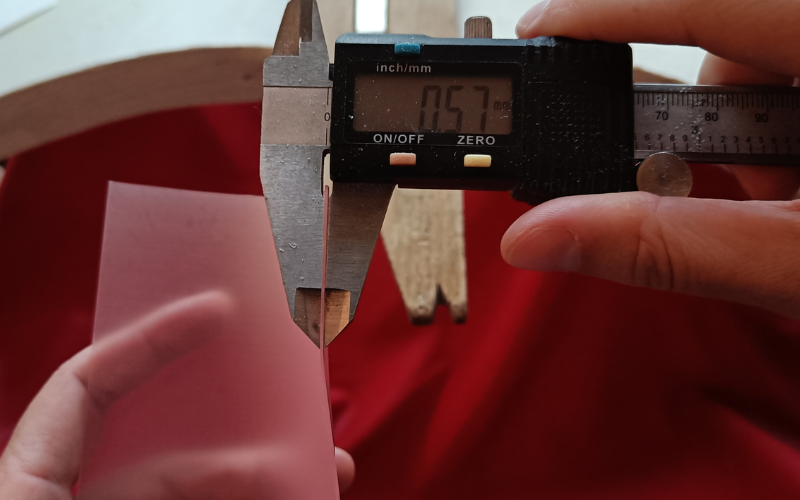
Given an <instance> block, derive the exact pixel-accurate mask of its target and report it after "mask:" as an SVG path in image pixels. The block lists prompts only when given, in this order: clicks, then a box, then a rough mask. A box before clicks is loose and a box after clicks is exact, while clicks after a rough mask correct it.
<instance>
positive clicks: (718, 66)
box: [697, 54, 794, 87]
mask: <svg viewBox="0 0 800 500" xmlns="http://www.w3.org/2000/svg"><path fill="white" fill-rule="evenodd" d="M793 83H794V77H792V76H787V75H782V74H780V73H773V72H771V71H765V70H763V69H758V68H754V67H752V66H747V65H744V64H741V63H738V62H734V61H731V60H728V59H723V58H722V57H719V56H716V55H714V54H706V56H705V58H704V59H703V64H701V65H700V71H699V73H698V74H697V84H698V85H766V86H775V87H791V86H792V84H793Z"/></svg>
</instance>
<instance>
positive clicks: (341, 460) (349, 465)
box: [335, 447, 356, 493]
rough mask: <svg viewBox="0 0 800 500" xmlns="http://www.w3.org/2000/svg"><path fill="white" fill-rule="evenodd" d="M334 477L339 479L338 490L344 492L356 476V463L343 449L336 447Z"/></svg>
mask: <svg viewBox="0 0 800 500" xmlns="http://www.w3.org/2000/svg"><path fill="white" fill-rule="evenodd" d="M335 451H336V477H337V479H338V480H339V491H340V492H341V493H344V492H345V491H347V490H348V488H350V486H351V485H352V484H353V480H355V478H356V463H355V461H353V457H351V456H350V454H349V453H347V452H346V451H344V450H343V449H341V448H339V447H337V448H336V450H335Z"/></svg>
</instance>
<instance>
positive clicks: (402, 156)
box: [389, 153, 417, 167]
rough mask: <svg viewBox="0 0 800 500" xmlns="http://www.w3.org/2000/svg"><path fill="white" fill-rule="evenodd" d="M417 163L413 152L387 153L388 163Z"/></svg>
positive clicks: (394, 164)
mask: <svg viewBox="0 0 800 500" xmlns="http://www.w3.org/2000/svg"><path fill="white" fill-rule="evenodd" d="M416 164H417V155H416V154H414V153H392V154H390V155H389V165H392V166H406V167H410V166H414V165H416Z"/></svg>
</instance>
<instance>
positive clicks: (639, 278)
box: [501, 192, 800, 319]
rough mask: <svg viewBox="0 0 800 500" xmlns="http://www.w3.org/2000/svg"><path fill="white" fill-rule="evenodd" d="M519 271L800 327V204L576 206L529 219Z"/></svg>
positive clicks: (520, 225) (628, 197)
mask: <svg viewBox="0 0 800 500" xmlns="http://www.w3.org/2000/svg"><path fill="white" fill-rule="evenodd" d="M501 246H502V252H503V256H504V258H505V259H506V260H507V261H508V262H509V263H510V264H512V265H514V266H517V267H521V268H524V269H530V270H537V271H571V272H577V273H581V274H588V275H591V276H597V277H600V278H606V279H610V280H613V281H617V282H619V283H624V284H627V285H634V286H645V287H649V288H656V289H660V290H670V291H674V292H680V293H688V294H693V295H701V296H705V297H713V298H718V299H724V300H731V301H734V302H740V303H744V304H751V305H757V306H761V307H763V308H765V309H769V310H771V311H774V312H778V313H781V314H784V315H787V316H789V317H791V318H794V319H800V202H799V201H780V202H778V201H748V202H740V201H728V200H705V199H695V198H661V197H657V196H654V195H651V194H648V193H641V192H636V193H615V194H606V195H592V196H575V197H567V198H560V199H557V200H552V201H549V202H547V203H544V204H542V205H540V206H538V207H536V208H534V209H532V210H531V211H529V212H528V213H527V214H525V215H523V216H522V217H520V218H519V219H518V220H517V221H516V222H515V223H514V224H512V226H511V227H510V228H509V229H508V231H507V232H506V234H505V236H504V237H503V241H502V244H501Z"/></svg>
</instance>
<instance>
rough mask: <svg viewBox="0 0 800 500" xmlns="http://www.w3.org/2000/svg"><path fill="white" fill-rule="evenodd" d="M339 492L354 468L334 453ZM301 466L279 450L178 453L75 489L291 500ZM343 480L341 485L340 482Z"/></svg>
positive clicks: (166, 498) (161, 497)
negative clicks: (288, 499) (289, 499)
mask: <svg viewBox="0 0 800 500" xmlns="http://www.w3.org/2000/svg"><path fill="white" fill-rule="evenodd" d="M336 465H337V472H338V477H339V490H340V491H341V492H344V491H345V490H346V489H347V488H348V487H349V485H350V483H352V480H353V476H354V474H355V465H354V464H353V459H352V458H351V457H350V455H349V454H348V453H347V452H346V451H344V450H342V449H340V448H336ZM306 471H307V467H306V465H305V464H303V463H302V460H301V459H300V458H299V457H297V456H295V455H293V454H292V453H291V450H288V453H287V448H285V447H281V446H275V447H260V448H228V449H210V450H197V451H187V452H179V453H174V454H169V455H165V456H161V457H158V458H155V459H151V460H148V461H146V462H144V463H141V464H137V465H134V466H132V467H128V468H125V469H123V470H121V471H118V472H116V473H114V474H113V475H112V476H111V477H107V478H103V479H99V480H96V481H95V482H93V483H90V484H85V485H81V491H80V493H81V497H82V498H85V499H87V500H93V499H98V500H116V499H119V500H176V499H178V498H192V499H196V498H205V499H220V500H223V499H224V500H234V499H240V498H241V499H247V500H250V499H256V498H257V499H262V500H268V499H273V498H274V499H276V500H280V499H282V498H294V497H295V496H296V494H297V491H296V488H297V487H298V486H300V487H305V486H306V482H307V479H304V480H300V477H298V473H300V474H301V477H303V478H305V477H307V476H306ZM343 479H344V480H345V481H346V482H343Z"/></svg>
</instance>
